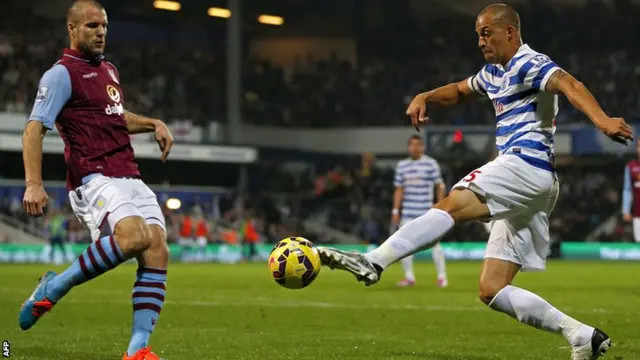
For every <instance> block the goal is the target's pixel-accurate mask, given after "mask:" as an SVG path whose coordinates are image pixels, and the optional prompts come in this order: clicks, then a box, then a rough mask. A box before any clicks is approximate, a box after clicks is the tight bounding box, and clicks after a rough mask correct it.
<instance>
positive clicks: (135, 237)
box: [114, 216, 153, 255]
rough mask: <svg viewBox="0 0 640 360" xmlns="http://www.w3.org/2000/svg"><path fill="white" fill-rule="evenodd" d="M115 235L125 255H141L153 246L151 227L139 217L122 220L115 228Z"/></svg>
mask: <svg viewBox="0 0 640 360" xmlns="http://www.w3.org/2000/svg"><path fill="white" fill-rule="evenodd" d="M114 235H115V237H116V239H117V241H118V244H119V245H120V249H121V250H122V252H123V253H124V254H130V255H134V254H139V253H141V252H143V251H145V250H146V249H148V248H149V247H150V246H151V244H152V240H153V238H152V235H151V230H150V229H149V226H147V224H146V223H145V221H144V219H143V218H142V217H139V216H130V217H127V218H124V219H122V220H120V221H119V222H118V223H117V224H116V227H115V231H114Z"/></svg>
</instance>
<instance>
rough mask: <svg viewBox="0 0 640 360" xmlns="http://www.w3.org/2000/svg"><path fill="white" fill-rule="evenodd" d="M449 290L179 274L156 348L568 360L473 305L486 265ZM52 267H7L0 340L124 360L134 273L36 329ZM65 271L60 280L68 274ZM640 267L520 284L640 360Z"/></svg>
mask: <svg viewBox="0 0 640 360" xmlns="http://www.w3.org/2000/svg"><path fill="white" fill-rule="evenodd" d="M448 267H449V269H448V270H449V282H450V286H449V288H447V289H439V288H437V287H436V286H435V275H434V270H433V267H432V265H431V264H430V263H419V264H416V273H417V276H418V285H417V286H416V287H415V288H404V289H401V288H396V287H395V282H396V281H397V280H399V278H400V266H399V265H394V266H392V267H391V268H390V269H388V270H387V271H386V272H385V274H384V275H383V277H382V280H381V282H380V283H378V284H377V285H375V286H372V287H370V288H366V287H364V285H362V284H360V283H356V281H355V279H354V278H353V276H351V275H350V274H346V273H342V272H337V271H330V270H329V269H328V268H323V269H322V271H321V273H320V275H319V276H318V278H317V279H316V281H315V282H314V283H313V284H312V285H311V286H310V287H308V288H306V289H302V290H287V289H284V288H282V287H280V286H279V285H277V284H276V283H275V282H274V281H273V280H271V278H270V276H269V271H268V268H267V264H266V263H257V264H242V265H222V264H198V265H185V264H173V265H171V267H170V269H169V282H168V285H167V303H166V304H165V306H164V310H163V312H162V316H161V318H160V321H159V323H158V326H157V327H156V331H155V333H154V336H153V337H152V339H151V345H152V346H153V348H154V351H155V352H156V353H158V354H160V355H161V356H162V357H164V358H166V359H167V360H186V359H198V360H205V359H224V360H232V359H260V360H266V359H295V360H302V359H432V360H445V359H451V360H454V359H455V360H462V359H466V360H488V359H508V360H513V359H520V360H525V359H536V360H539V359H569V358H570V355H569V354H570V352H569V349H568V347H567V345H566V343H565V342H564V339H562V337H560V336H557V335H554V334H549V333H546V332H542V331H539V330H535V329H532V328H530V327H528V326H525V325H522V324H519V323H518V322H517V321H515V320H513V319H511V318H509V317H508V316H506V315H504V314H501V313H497V312H494V311H492V310H489V309H488V308H486V306H484V305H483V304H481V303H480V302H479V300H478V299H477V295H476V289H477V279H478V274H479V268H480V263H477V262H450V263H449V264H448ZM46 269H48V267H47V266H45V265H0V281H1V283H0V319H1V320H0V341H3V340H8V341H9V342H10V344H11V359H29V360H58V359H92V360H107V359H121V357H122V353H123V352H124V351H125V350H126V347H127V344H128V340H129V331H130V329H129V328H130V323H131V303H130V293H131V287H132V285H133V282H134V276H135V275H134V272H135V267H134V266H132V265H124V266H121V267H120V268H118V269H116V270H114V271H111V272H110V273H107V274H105V275H103V276H101V277H100V278H98V279H95V280H93V281H91V282H90V283H87V284H84V285H82V286H81V287H79V288H76V289H74V290H72V291H71V292H70V293H69V294H68V295H67V297H66V298H64V299H63V300H62V301H61V302H60V304H58V305H57V306H56V307H55V308H54V310H53V312H52V313H49V314H47V315H45V317H44V318H43V319H41V320H40V322H39V323H38V324H37V325H36V326H34V327H33V328H32V329H31V330H29V331H27V332H23V331H21V330H20V329H19V328H18V324H17V313H18V309H19V307H20V304H21V303H22V301H24V300H25V299H26V298H27V297H28V296H29V294H30V293H31V292H32V290H33V288H34V287H35V285H36V281H37V278H38V276H39V275H40V274H41V273H42V272H44V271H45V270H46ZM60 269H61V268H57V269H56V270H60ZM639 273H640V263H615V262H550V263H549V265H548V270H547V271H546V272H544V273H538V274H520V275H519V276H518V278H517V279H516V282H515V284H514V285H517V286H521V287H524V288H527V289H529V290H532V291H534V292H536V293H538V294H539V295H541V296H542V297H544V298H546V299H547V300H548V301H550V302H551V303H552V304H554V305H556V306H557V307H559V308H560V309H561V310H564V311H565V312H567V313H569V314H570V315H572V316H574V317H576V318H578V319H580V320H582V321H584V322H587V323H591V324H593V325H596V326H599V327H601V328H602V329H603V330H604V331H606V332H607V333H608V334H609V335H610V336H611V337H612V339H613V341H614V347H613V348H612V350H611V351H610V352H609V353H608V354H607V356H606V357H605V359H618V360H620V359H628V360H632V359H640V332H639V331H638V329H639V328H640V327H639V326H640V310H639V309H640V287H639V286H638V274H639Z"/></svg>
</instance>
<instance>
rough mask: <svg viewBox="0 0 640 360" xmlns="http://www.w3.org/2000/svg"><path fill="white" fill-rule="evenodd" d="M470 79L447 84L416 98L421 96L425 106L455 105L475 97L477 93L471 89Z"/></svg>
mask: <svg viewBox="0 0 640 360" xmlns="http://www.w3.org/2000/svg"><path fill="white" fill-rule="evenodd" d="M470 79H471V78H468V79H465V80H462V81H458V82H455V83H451V84H447V85H445V86H441V87H439V88H437V89H434V90H431V91H427V92H425V93H422V94H420V95H418V96H423V97H424V102H425V103H426V104H436V105H441V106H453V105H457V104H459V103H461V102H463V101H465V100H470V99H472V98H475V97H476V94H477V93H476V91H474V90H473V89H472V88H471V86H470Z"/></svg>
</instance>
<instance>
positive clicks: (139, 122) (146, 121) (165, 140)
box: [124, 110, 173, 162]
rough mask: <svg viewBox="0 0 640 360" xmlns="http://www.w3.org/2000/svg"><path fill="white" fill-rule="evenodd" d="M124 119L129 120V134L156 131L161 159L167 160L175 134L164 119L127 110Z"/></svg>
mask: <svg viewBox="0 0 640 360" xmlns="http://www.w3.org/2000/svg"><path fill="white" fill-rule="evenodd" d="M124 120H125V121H126V122H127V130H129V134H143V133H150V132H153V133H155V137H156V141H157V142H158V146H160V150H161V151H162V156H161V157H160V160H161V161H162V162H164V161H166V160H167V157H168V156H169V153H170V152H171V147H172V146H173V135H171V131H170V130H169V127H167V125H166V124H165V123H164V122H163V121H162V120H158V119H152V118H148V117H146V116H142V115H138V114H134V113H132V112H131V111H126V110H125V112H124Z"/></svg>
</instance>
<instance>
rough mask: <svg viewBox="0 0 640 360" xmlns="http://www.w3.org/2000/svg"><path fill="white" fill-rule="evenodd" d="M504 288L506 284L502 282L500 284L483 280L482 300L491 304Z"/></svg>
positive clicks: (480, 292) (481, 287)
mask: <svg viewBox="0 0 640 360" xmlns="http://www.w3.org/2000/svg"><path fill="white" fill-rule="evenodd" d="M503 288H504V285H502V284H500V285H498V284H493V283H483V282H481V283H480V291H479V296H480V301H482V302H483V303H485V304H486V305H489V304H490V303H491V302H492V301H493V298H494V297H495V296H496V295H498V293H499V292H500V290H502V289H503Z"/></svg>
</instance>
